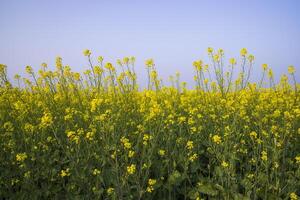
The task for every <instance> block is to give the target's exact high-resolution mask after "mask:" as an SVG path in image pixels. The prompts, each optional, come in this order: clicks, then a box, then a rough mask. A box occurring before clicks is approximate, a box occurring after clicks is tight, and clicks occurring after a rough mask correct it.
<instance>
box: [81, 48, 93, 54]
mask: <svg viewBox="0 0 300 200" xmlns="http://www.w3.org/2000/svg"><path fill="white" fill-rule="evenodd" d="M91 54H92V52H91V51H90V50H88V49H85V50H84V51H83V55H84V56H90V55H91Z"/></svg>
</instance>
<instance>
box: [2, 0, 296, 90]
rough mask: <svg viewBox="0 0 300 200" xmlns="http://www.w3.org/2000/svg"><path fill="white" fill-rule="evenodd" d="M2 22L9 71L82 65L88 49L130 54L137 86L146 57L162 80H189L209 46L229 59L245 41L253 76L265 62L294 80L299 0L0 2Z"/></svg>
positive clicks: (106, 53)
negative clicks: (58, 59) (177, 74)
mask: <svg viewBox="0 0 300 200" xmlns="http://www.w3.org/2000/svg"><path fill="white" fill-rule="evenodd" d="M0 27H1V28H0V63H3V64H6V65H7V66H8V70H9V74H10V76H11V77H12V75H13V74H15V73H19V74H24V68H25V66H26V65H31V66H32V67H33V68H34V69H38V68H39V67H40V64H41V63H42V62H46V63H48V65H50V68H51V67H53V65H54V63H55V57H56V56H58V55H59V56H61V57H62V58H63V62H64V64H68V65H70V66H71V67H72V68H73V69H74V70H75V71H84V70H85V69H87V68H88V65H87V60H86V58H85V57H84V56H83V55H82V51H83V50H84V49H86V48H87V49H90V50H91V51H92V53H93V54H92V55H93V56H94V57H95V58H96V57H97V56H99V55H102V56H104V58H105V60H106V61H110V62H115V60H116V59H117V58H122V57H124V56H131V55H133V56H135V57H136V59H137V66H136V70H137V72H138V76H139V82H140V83H141V84H143V83H145V82H146V81H145V78H144V77H145V76H146V70H145V67H144V60H145V59H147V58H154V60H155V63H156V66H157V69H158V71H159V73H160V75H161V76H162V77H163V78H164V79H167V78H168V76H169V75H172V74H174V73H175V72H176V71H180V72H181V75H182V80H184V81H187V82H188V84H192V83H193V80H192V77H193V67H192V62H193V61H194V60H197V59H204V60H206V61H207V54H206V49H207V47H213V48H223V49H224V50H225V56H226V58H227V59H229V58H230V57H238V56H239V50H240V49H241V48H243V47H246V48H247V49H248V51H249V52H250V53H252V54H254V55H255V58H256V61H255V66H254V76H253V77H254V79H255V78H256V77H259V76H260V73H261V64H262V63H268V64H269V65H270V66H271V67H273V69H274V72H275V76H276V77H277V78H278V74H282V73H287V66H288V65H294V66H295V67H296V70H297V71H296V76H297V80H298V82H299V80H300V1H299V0H284V1H283V0H251V1H246V0H226V1H225V0H224V1H221V0H202V1H201V0H198V1H189V0H186V1H184V0H182V1H176V0H172V1H169V0H151V1H150V0H149V1H146V0H122V1H121V0H119V1H117V0H107V1H104V0H103V1H102V0H98V1H89V0H85V1H83V0H82V1H79V0H78V1H76V0H72V1H71V0H70V1H67V0H48V1H46V0H43V1H42V0H26V1H25V0H0ZM53 68H54V67H53Z"/></svg>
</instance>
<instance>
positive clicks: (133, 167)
mask: <svg viewBox="0 0 300 200" xmlns="http://www.w3.org/2000/svg"><path fill="white" fill-rule="evenodd" d="M135 170H136V166H135V164H131V165H130V166H127V173H128V174H129V175H131V174H134V173H135Z"/></svg>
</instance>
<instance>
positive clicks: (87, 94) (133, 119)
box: [0, 48, 300, 199]
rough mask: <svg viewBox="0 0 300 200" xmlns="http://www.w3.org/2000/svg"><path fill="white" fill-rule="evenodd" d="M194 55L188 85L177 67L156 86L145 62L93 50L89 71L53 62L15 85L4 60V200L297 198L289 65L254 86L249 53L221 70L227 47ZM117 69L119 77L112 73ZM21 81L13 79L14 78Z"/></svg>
mask: <svg viewBox="0 0 300 200" xmlns="http://www.w3.org/2000/svg"><path fill="white" fill-rule="evenodd" d="M208 54H209V56H210V58H211V64H208V65H206V64H204V63H203V62H202V61H201V60H199V61H195V62H194V63H193V66H194V67H195V81H196V87H195V89H192V90H191V89H187V88H186V84H185V83H181V82H180V81H179V74H176V76H175V77H171V78H170V81H171V84H172V86H171V87H166V86H163V85H162V83H161V80H160V78H159V76H158V73H157V70H156V68H155V65H154V61H153V60H152V59H149V60H147V61H146V63H145V65H146V69H147V71H148V85H147V89H141V88H139V87H138V84H137V81H136V73H135V69H134V63H135V59H134V57H130V58H127V57H126V58H124V59H122V60H118V61H117V64H118V65H119V68H118V70H117V69H116V68H115V67H114V66H113V65H112V64H111V63H104V61H103V58H102V57H101V56H100V57H98V59H97V62H98V64H97V65H94V64H93V60H92V56H91V52H90V51H89V50H85V51H84V55H85V56H86V57H87V59H88V63H89V64H90V70H87V71H85V72H84V74H80V73H76V72H73V71H71V68H70V67H69V66H65V65H63V64H62V59H61V58H59V57H58V58H57V59H56V69H55V70H54V71H50V70H49V69H48V67H47V64H46V63H43V64H42V67H41V69H40V70H39V71H38V73H35V72H34V71H33V69H32V68H31V67H30V66H27V67H26V71H27V72H28V74H29V75H30V76H31V78H30V79H22V78H21V77H20V76H19V75H16V76H15V78H16V84H12V83H11V82H10V81H9V80H8V77H7V67H6V66H5V65H1V66H0V78H1V79H0V84H1V87H0V197H2V198H5V199H297V198H298V196H297V195H299V194H300V101H299V98H300V97H299V95H300V94H299V89H300V87H299V85H297V83H296V80H295V76H294V73H295V69H294V67H293V66H290V67H289V68H288V72H289V76H290V77H291V78H290V80H289V78H288V76H286V75H283V76H282V78H281V80H280V82H279V83H275V81H274V79H273V72H272V70H271V69H269V67H268V66H267V64H263V65H262V78H261V80H260V81H259V82H258V83H249V79H250V73H251V69H252V66H253V63H254V56H252V55H248V53H247V50H246V49H242V50H241V56H240V58H239V61H240V62H239V63H240V73H238V74H237V75H238V76H237V78H235V79H234V78H233V77H235V76H234V73H237V70H236V69H235V68H236V66H237V65H238V64H237V61H236V60H235V59H230V60H229V64H228V65H229V67H227V64H224V63H226V61H225V60H224V52H223V50H221V49H220V50H218V51H216V52H214V51H213V49H211V48H209V49H208ZM117 71H118V72H117ZM17 84H18V86H14V85H17Z"/></svg>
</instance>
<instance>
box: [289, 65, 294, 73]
mask: <svg viewBox="0 0 300 200" xmlns="http://www.w3.org/2000/svg"><path fill="white" fill-rule="evenodd" d="M288 72H289V74H294V73H295V67H294V66H292V65H290V66H289V67H288Z"/></svg>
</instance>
